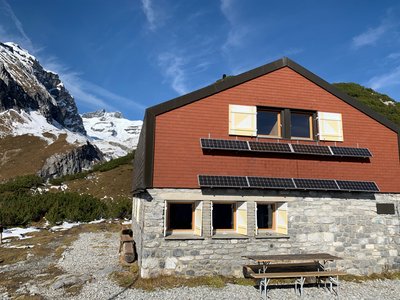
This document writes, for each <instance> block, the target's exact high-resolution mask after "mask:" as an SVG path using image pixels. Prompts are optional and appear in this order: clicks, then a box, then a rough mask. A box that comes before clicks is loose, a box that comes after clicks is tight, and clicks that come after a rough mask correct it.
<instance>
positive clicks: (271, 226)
mask: <svg viewBox="0 0 400 300" xmlns="http://www.w3.org/2000/svg"><path fill="white" fill-rule="evenodd" d="M255 209H256V214H255V216H256V224H255V225H256V234H261V233H265V232H276V233H281V234H287V233H288V214H287V203H265V202H256V203H255Z"/></svg>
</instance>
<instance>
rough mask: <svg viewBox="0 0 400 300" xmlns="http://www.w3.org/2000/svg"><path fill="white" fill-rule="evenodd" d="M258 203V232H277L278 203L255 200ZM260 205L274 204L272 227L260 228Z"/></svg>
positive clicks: (256, 223)
mask: <svg viewBox="0 0 400 300" xmlns="http://www.w3.org/2000/svg"><path fill="white" fill-rule="evenodd" d="M255 203H256V222H255V225H256V227H257V231H258V232H261V233H262V232H276V218H277V215H276V214H277V211H276V203H270V202H255ZM259 205H271V206H272V227H271V228H260V227H258V206H259Z"/></svg>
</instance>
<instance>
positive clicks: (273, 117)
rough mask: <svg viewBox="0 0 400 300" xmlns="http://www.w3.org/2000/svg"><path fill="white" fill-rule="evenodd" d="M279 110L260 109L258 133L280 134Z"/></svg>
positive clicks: (258, 113)
mask: <svg viewBox="0 0 400 300" xmlns="http://www.w3.org/2000/svg"><path fill="white" fill-rule="evenodd" d="M279 126H280V124H279V112H277V111H258V112H257V133H258V134H264V135H272V136H280V130H279V129H280V128H279Z"/></svg>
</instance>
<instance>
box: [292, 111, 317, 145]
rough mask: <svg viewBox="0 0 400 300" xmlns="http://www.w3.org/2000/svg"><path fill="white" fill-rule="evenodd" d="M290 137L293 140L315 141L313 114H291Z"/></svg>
mask: <svg viewBox="0 0 400 300" xmlns="http://www.w3.org/2000/svg"><path fill="white" fill-rule="evenodd" d="M290 137H291V138H292V139H293V138H295V139H313V114H312V113H308V112H293V111H291V112H290Z"/></svg>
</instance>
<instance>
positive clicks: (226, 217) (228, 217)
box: [212, 203, 236, 231]
mask: <svg viewBox="0 0 400 300" xmlns="http://www.w3.org/2000/svg"><path fill="white" fill-rule="evenodd" d="M235 216H236V204H235V203H215V204H214V205H213V215H212V221H213V228H214V230H216V231H219V230H221V231H224V230H234V229H235V225H236V218H235Z"/></svg>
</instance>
